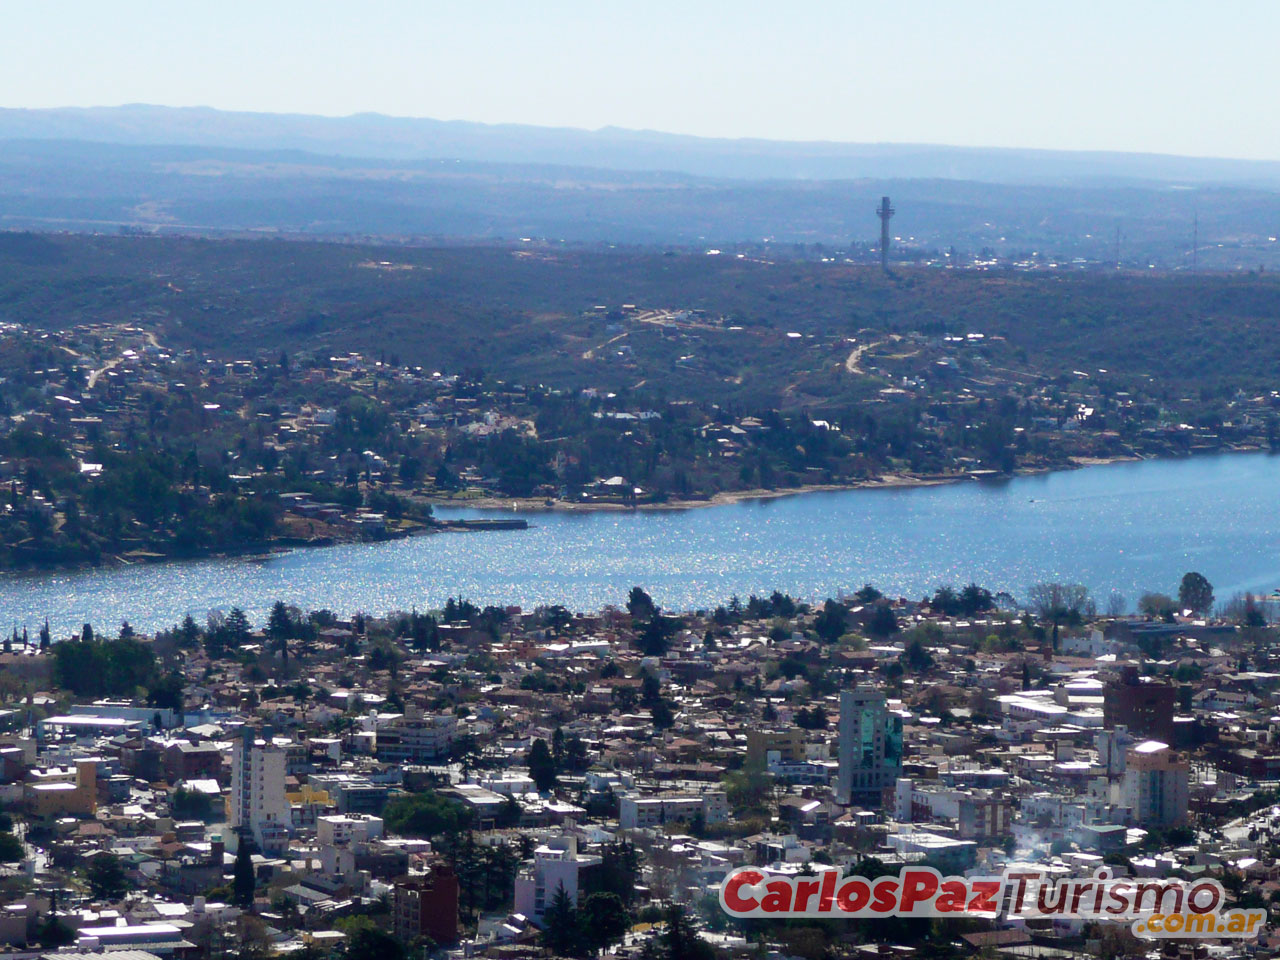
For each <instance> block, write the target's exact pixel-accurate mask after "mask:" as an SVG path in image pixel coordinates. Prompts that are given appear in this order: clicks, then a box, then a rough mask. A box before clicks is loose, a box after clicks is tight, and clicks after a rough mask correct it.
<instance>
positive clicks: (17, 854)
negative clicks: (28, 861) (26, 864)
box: [0, 832, 26, 863]
mask: <svg viewBox="0 0 1280 960" xmlns="http://www.w3.org/2000/svg"><path fill="white" fill-rule="evenodd" d="M24 856H26V853H25V852H24V851H23V849H22V841H21V840H19V839H18V838H17V837H15V836H14V835H13V834H12V833H8V832H5V833H0V863H16V862H17V861H19V860H21V859H22V858H23V857H24Z"/></svg>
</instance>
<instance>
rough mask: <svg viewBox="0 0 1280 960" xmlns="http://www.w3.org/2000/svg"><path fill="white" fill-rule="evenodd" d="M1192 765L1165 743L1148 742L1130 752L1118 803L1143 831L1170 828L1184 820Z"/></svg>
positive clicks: (1126, 757)
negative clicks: (1119, 802) (1151, 828)
mask: <svg viewBox="0 0 1280 960" xmlns="http://www.w3.org/2000/svg"><path fill="white" fill-rule="evenodd" d="M1190 776H1191V765H1190V764H1189V763H1187V761H1186V758H1184V757H1183V756H1182V755H1181V754H1178V753H1177V752H1175V751H1173V750H1170V749H1169V745H1168V744H1167V743H1161V742H1160V741H1159V740H1147V741H1144V742H1143V743H1139V744H1137V745H1136V746H1134V747H1130V748H1129V752H1128V753H1127V754H1126V756H1125V771H1124V777H1123V779H1121V781H1120V797H1121V803H1123V804H1124V805H1125V806H1126V807H1128V808H1129V810H1130V811H1131V815H1132V817H1133V821H1134V823H1136V824H1138V825H1139V826H1142V827H1171V826H1177V825H1178V824H1181V823H1184V822H1185V821H1186V819H1187V785H1188V782H1189V780H1190Z"/></svg>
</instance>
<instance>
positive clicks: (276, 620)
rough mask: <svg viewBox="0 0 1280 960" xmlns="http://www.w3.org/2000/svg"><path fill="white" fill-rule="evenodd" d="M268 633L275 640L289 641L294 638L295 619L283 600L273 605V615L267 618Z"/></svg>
mask: <svg viewBox="0 0 1280 960" xmlns="http://www.w3.org/2000/svg"><path fill="white" fill-rule="evenodd" d="M267 633H268V634H270V635H271V637H272V639H274V640H287V639H288V638H289V637H292V636H293V617H292V616H290V614H289V608H288V607H287V606H285V602H284V601H283V600H277V601H276V602H275V603H273V604H272V605H271V614H270V615H269V616H268V617H267Z"/></svg>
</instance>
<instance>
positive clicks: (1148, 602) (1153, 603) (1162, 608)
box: [1138, 593, 1178, 622]
mask: <svg viewBox="0 0 1280 960" xmlns="http://www.w3.org/2000/svg"><path fill="white" fill-rule="evenodd" d="M1138 610H1139V612H1140V613H1142V614H1143V615H1144V616H1147V617H1152V618H1153V619H1156V620H1164V621H1166V622H1172V620H1173V615H1174V614H1175V613H1176V612H1177V610H1178V605H1177V603H1176V602H1175V601H1174V599H1173V597H1171V596H1169V595H1168V594H1165V593H1144V594H1143V595H1142V596H1141V597H1139V598H1138Z"/></svg>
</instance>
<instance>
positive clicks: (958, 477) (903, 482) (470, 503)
mask: <svg viewBox="0 0 1280 960" xmlns="http://www.w3.org/2000/svg"><path fill="white" fill-rule="evenodd" d="M1223 452H1226V453H1245V452H1250V451H1246V450H1234V449H1229V450H1226V451H1223ZM1153 459H1166V458H1160V457H1140V456H1116V457H1074V458H1072V462H1071V465H1070V466H1055V467H1021V468H1019V469H1017V470H1014V471H1013V472H1012V473H998V472H995V471H989V472H981V473H963V474H955V475H934V476H914V475H912V474H903V473H890V474H885V475H884V476H882V477H879V478H877V479H874V480H854V481H851V482H849V483H806V484H801V485H799V486H795V487H766V488H756V489H751V490H722V491H720V492H718V493H714V494H712V495H711V496H709V497H697V498H692V499H680V500H663V501H661V502H656V503H637V504H625V503H615V502H612V501H600V502H591V501H587V502H581V501H576V500H552V501H551V502H548V501H547V500H546V498H545V497H493V496H485V497H475V498H471V499H454V498H440V497H424V498H422V499H423V500H424V502H426V503H429V504H431V506H432V507H433V508H435V507H442V508H445V509H457V510H484V511H492V512H502V513H596V512H614V513H618V512H641V511H662V510H695V509H700V508H702V507H721V506H729V505H732V504H735V503H746V502H748V501H751V500H778V499H781V498H783V497H792V496H800V495H803V494H807V493H842V492H844V491H848V490H907V489H912V488H916V487H938V486H943V485H946V484H952V483H964V482H966V481H977V482H981V481H990V480H1013V479H1015V478H1017V477H1035V476H1042V475H1044V474H1049V473H1065V472H1067V471H1070V470H1081V469H1084V468H1086V467H1100V466H1106V465H1108V464H1112V463H1140V462H1143V461H1146V460H1153ZM1167 459H1182V458H1167Z"/></svg>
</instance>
